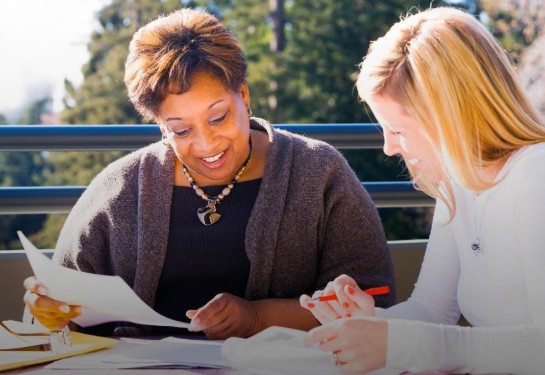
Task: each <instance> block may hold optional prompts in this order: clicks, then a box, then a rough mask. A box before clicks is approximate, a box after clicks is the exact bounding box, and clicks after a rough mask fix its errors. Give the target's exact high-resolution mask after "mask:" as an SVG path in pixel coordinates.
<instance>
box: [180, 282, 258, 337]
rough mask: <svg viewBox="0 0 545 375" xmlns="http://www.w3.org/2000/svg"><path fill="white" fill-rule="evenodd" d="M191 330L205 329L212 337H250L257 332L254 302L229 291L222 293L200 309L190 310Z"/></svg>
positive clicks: (187, 314)
mask: <svg viewBox="0 0 545 375" xmlns="http://www.w3.org/2000/svg"><path fill="white" fill-rule="evenodd" d="M186 316H187V317H188V318H189V319H191V323H190V326H189V327H190V328H189V329H190V330H191V331H203V332H204V333H205V334H206V336H207V337H208V338H210V339H215V340H222V339H226V338H228V337H231V336H235V337H249V336H251V335H253V334H255V333H256V332H257V329H258V316H257V312H256V310H255V309H254V307H253V305H252V303H251V302H250V301H247V300H245V299H242V298H239V297H236V296H234V295H232V294H229V293H221V294H218V295H217V296H215V297H214V298H212V299H211V300H210V301H209V302H208V303H207V304H206V305H204V306H203V307H201V308H199V309H198V310H189V311H187V313H186Z"/></svg>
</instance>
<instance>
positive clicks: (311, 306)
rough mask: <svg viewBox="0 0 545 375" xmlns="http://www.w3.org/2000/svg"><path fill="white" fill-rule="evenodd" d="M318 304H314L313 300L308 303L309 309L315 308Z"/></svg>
mask: <svg viewBox="0 0 545 375" xmlns="http://www.w3.org/2000/svg"><path fill="white" fill-rule="evenodd" d="M315 306H316V305H314V304H313V303H312V302H309V303H307V307H308V308H309V309H313V308H314V307H315Z"/></svg>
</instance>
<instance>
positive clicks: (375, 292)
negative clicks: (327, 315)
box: [311, 286, 390, 302]
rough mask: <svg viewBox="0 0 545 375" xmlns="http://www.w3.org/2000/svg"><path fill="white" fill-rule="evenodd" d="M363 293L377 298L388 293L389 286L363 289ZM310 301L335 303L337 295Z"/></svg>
mask: <svg viewBox="0 0 545 375" xmlns="http://www.w3.org/2000/svg"><path fill="white" fill-rule="evenodd" d="M363 292H364V293H365V294H369V295H370V296H378V295H380V294H388V293H390V287H389V286H377V287H376V288H369V289H365V290H364V291H363ZM311 301H320V302H325V301H337V295H335V294H328V295H327V296H320V297H316V298H312V299H311Z"/></svg>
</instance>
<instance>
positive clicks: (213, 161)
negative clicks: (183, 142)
mask: <svg viewBox="0 0 545 375" xmlns="http://www.w3.org/2000/svg"><path fill="white" fill-rule="evenodd" d="M226 151H227V150H223V151H221V152H219V153H217V154H214V155H210V156H206V157H203V158H200V160H201V162H202V164H203V165H204V166H205V167H207V168H210V169H215V168H219V167H221V166H222V165H223V164H224V163H225V160H227V159H226Z"/></svg>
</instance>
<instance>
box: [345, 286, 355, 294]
mask: <svg viewBox="0 0 545 375" xmlns="http://www.w3.org/2000/svg"><path fill="white" fill-rule="evenodd" d="M346 290H347V291H348V294H354V293H355V292H356V291H355V290H354V288H353V287H351V286H349V287H347V288H346Z"/></svg>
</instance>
